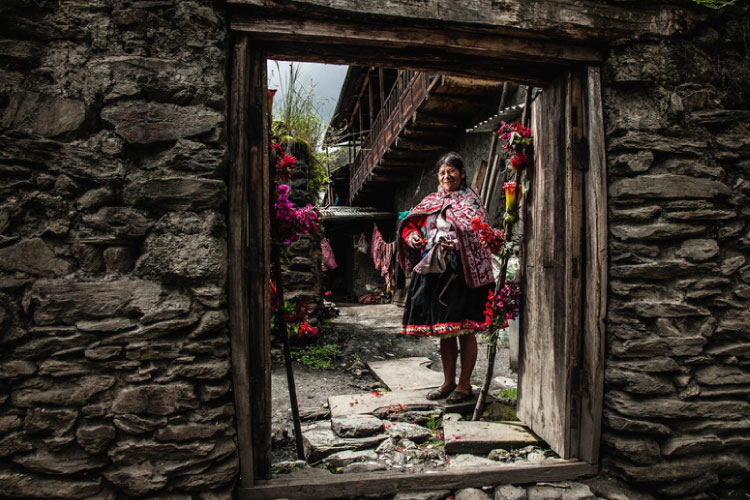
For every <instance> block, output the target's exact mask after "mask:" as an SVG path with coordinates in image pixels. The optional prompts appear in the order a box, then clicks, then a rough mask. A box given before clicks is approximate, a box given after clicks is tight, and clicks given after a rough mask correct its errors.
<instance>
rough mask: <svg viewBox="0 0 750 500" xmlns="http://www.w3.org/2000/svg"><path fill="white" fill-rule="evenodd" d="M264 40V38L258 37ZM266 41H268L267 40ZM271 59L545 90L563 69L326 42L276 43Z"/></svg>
mask: <svg viewBox="0 0 750 500" xmlns="http://www.w3.org/2000/svg"><path fill="white" fill-rule="evenodd" d="M258 38H262V37H260V36H259V37H258ZM263 39H264V40H265V38H263ZM267 50H268V57H269V58H272V59H278V60H284V61H299V62H319V63H327V64H345V65H352V64H353V65H359V66H380V65H382V64H383V61H388V62H387V64H388V66H389V67H398V68H400V69H408V70H414V71H425V72H432V73H442V74H446V75H456V76H463V77H480V78H490V79H496V80H499V81H509V82H514V83H518V84H523V85H535V86H537V87H541V86H544V85H546V84H547V83H549V81H551V80H552V78H553V76H554V75H555V74H556V73H559V72H560V71H561V70H562V69H564V68H565V66H563V65H559V64H554V63H547V64H531V63H528V62H504V61H502V60H498V59H496V58H492V57H487V56H479V55H475V54H468V53H453V52H446V51H445V50H441V49H432V48H423V47H418V46H416V47H412V48H409V49H395V48H387V47H378V46H360V45H343V44H342V45H338V44H329V43H325V42H315V41H314V40H308V41H306V42H304V43H303V42H288V41H273V43H268V44H267Z"/></svg>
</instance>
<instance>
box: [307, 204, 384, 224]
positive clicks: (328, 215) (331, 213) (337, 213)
mask: <svg viewBox="0 0 750 500" xmlns="http://www.w3.org/2000/svg"><path fill="white" fill-rule="evenodd" d="M318 212H319V213H320V218H321V220H323V221H328V222H330V221H342V222H343V221H356V220H363V221H364V220H382V219H393V220H395V219H396V213H395V212H381V211H378V210H376V209H374V208H368V207H324V208H319V209H318Z"/></svg>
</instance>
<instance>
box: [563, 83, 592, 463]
mask: <svg viewBox="0 0 750 500" xmlns="http://www.w3.org/2000/svg"><path fill="white" fill-rule="evenodd" d="M583 106H584V102H583V89H582V78H581V74H580V73H579V72H577V71H576V72H573V71H571V72H569V73H568V76H567V84H566V89H565V191H566V196H565V236H564V240H565V253H564V255H565V271H564V273H565V274H564V278H565V289H564V293H565V300H566V304H567V307H568V311H567V314H566V315H565V326H564V328H565V331H566V332H568V335H566V341H567V346H566V347H565V352H566V359H567V363H566V370H567V372H568V375H567V377H568V380H571V381H575V380H577V374H578V371H579V370H580V368H581V366H580V365H581V342H582V338H581V325H582V322H583V280H582V274H583V272H582V271H583V270H582V265H583V171H584V169H585V165H586V163H587V160H588V159H587V158H586V151H585V149H583V148H582V147H581V146H582V140H583ZM566 391H567V400H568V404H567V405H566V411H568V412H570V416H569V417H568V420H569V421H570V422H571V426H570V433H569V434H568V439H569V440H570V442H569V448H570V456H574V457H576V456H578V442H579V426H578V417H577V416H578V415H579V414H580V397H579V396H580V395H579V393H578V392H579V387H577V386H575V383H570V384H569V385H568V386H567V388H566Z"/></svg>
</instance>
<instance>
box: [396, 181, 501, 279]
mask: <svg viewBox="0 0 750 500" xmlns="http://www.w3.org/2000/svg"><path fill="white" fill-rule="evenodd" d="M444 208H445V209H446V211H445V216H446V219H447V220H448V221H449V222H450V223H451V224H452V225H453V229H455V231H456V235H457V237H458V247H459V251H460V254H461V263H462V264H463V268H464V279H465V280H466V284H467V285H468V286H469V287H470V288H477V287H480V286H483V285H487V284H489V283H492V282H493V281H495V278H494V276H493V274H492V261H491V259H490V252H489V251H488V250H487V249H486V248H485V247H483V246H482V244H481V242H480V241H479V235H478V234H477V233H476V232H475V231H474V230H473V229H472V228H471V219H473V218H474V217H475V216H477V215H479V216H480V217H481V218H482V221H484V222H487V221H488V219H489V217H488V215H487V210H485V208H484V207H483V206H482V201H481V200H480V198H479V194H478V193H477V191H476V190H475V189H474V188H472V187H468V188H465V189H460V190H458V191H451V192H450V193H446V192H445V191H443V189H442V188H438V191H437V192H436V193H432V194H428V195H427V196H425V197H424V198H423V199H422V201H421V202H419V204H418V205H417V206H416V207H414V208H412V209H411V210H410V211H409V214H408V215H407V216H406V217H405V218H404V219H403V220H402V221H401V224H400V225H399V230H398V232H397V233H396V234H397V235H400V234H401V229H402V228H403V225H404V223H406V221H408V220H409V219H410V218H412V217H415V216H424V215H432V214H437V213H440V212H441V211H442V210H443V209H444ZM398 258H399V264H401V267H402V268H403V269H404V271H406V272H407V273H409V272H411V270H412V269H413V268H414V266H416V265H417V263H418V262H419V260H420V259H421V255H420V252H419V250H416V249H414V248H411V247H410V246H409V245H407V244H406V242H405V241H404V239H403V238H400V237H399V238H398Z"/></svg>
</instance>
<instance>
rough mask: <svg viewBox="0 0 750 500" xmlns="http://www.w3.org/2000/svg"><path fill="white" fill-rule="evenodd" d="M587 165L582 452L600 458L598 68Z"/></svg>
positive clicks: (590, 94) (602, 278)
mask: <svg viewBox="0 0 750 500" xmlns="http://www.w3.org/2000/svg"><path fill="white" fill-rule="evenodd" d="M586 136H587V139H588V153H589V155H588V168H587V169H586V171H585V172H584V200H585V206H584V210H585V214H584V218H585V229H584V232H585V234H586V244H585V250H584V252H585V257H586V263H585V266H584V268H583V270H584V283H585V291H584V294H585V295H584V301H583V314H584V316H583V346H582V350H583V352H582V356H583V373H582V374H581V382H582V387H581V388H582V391H581V392H582V396H581V423H580V438H579V439H580V444H579V448H578V453H579V456H580V458H581V459H582V460H585V461H586V462H588V463H590V464H595V463H597V462H598V461H599V435H600V433H601V421H602V404H603V397H604V331H605V325H604V318H605V316H606V314H607V162H606V159H605V146H604V123H603V109H602V89H601V81H600V76H599V68H596V67H589V68H588V69H587V74H586Z"/></svg>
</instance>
